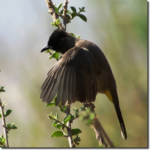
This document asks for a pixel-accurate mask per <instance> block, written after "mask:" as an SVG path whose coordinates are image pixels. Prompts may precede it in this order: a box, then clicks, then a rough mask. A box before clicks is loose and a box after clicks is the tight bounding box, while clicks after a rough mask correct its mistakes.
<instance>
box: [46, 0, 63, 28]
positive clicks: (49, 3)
mask: <svg viewBox="0 0 150 150" xmlns="http://www.w3.org/2000/svg"><path fill="white" fill-rule="evenodd" d="M45 2H46V4H47V7H48V9H49V13H50V14H51V16H52V19H53V21H56V20H57V19H58V18H59V16H58V14H57V13H56V12H55V9H54V5H53V2H52V0H45ZM59 28H60V29H62V30H64V28H63V27H62V24H61V23H60V24H59Z"/></svg>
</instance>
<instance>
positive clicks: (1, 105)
mask: <svg viewBox="0 0 150 150" xmlns="http://www.w3.org/2000/svg"><path fill="white" fill-rule="evenodd" d="M0 107H1V111H2V126H3V131H4V137H5V139H6V146H7V147H9V143H8V135H7V134H8V131H7V129H6V120H5V115H4V106H3V104H2V101H1V99H0Z"/></svg>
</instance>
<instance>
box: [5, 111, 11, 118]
mask: <svg viewBox="0 0 150 150" xmlns="http://www.w3.org/2000/svg"><path fill="white" fill-rule="evenodd" d="M11 112H12V110H10V109H8V110H7V111H6V113H5V117H7V116H8V115H10V114H11Z"/></svg>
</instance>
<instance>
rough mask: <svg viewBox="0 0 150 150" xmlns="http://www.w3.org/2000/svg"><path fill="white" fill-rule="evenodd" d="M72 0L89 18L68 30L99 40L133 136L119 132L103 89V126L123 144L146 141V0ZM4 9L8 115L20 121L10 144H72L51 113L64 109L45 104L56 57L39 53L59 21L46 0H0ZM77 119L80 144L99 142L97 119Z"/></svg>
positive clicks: (0, 66)
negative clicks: (46, 83)
mask: <svg viewBox="0 0 150 150" xmlns="http://www.w3.org/2000/svg"><path fill="white" fill-rule="evenodd" d="M62 2H63V0H55V1H54V3H56V4H59V3H62ZM70 6H75V7H77V8H78V7H82V6H84V7H85V9H86V12H85V13H84V14H85V16H86V17H87V19H88V21H87V23H85V22H83V21H82V20H81V19H79V18H78V17H76V18H75V19H74V20H73V21H72V23H71V24H68V26H67V31H68V32H73V33H74V34H76V35H81V38H82V39H86V40H90V41H92V42H93V43H95V44H96V45H98V46H99V47H100V48H101V49H102V51H103V52H104V54H105V56H106V57H107V59H108V61H109V63H110V65H111V68H112V70H113V74H114V76H115V79H116V82H117V88H118V94H119V99H120V106H121V110H122V114H123V118H124V121H125V125H126V129H127V134H128V139H127V140H123V139H122V138H121V135H120V126H119V122H118V119H117V116H116V112H115V110H114V107H113V105H112V103H110V101H109V100H108V99H107V97H106V96H104V95H101V94H98V95H97V98H96V102H95V106H96V108H95V109H96V113H97V115H98V118H99V119H100V121H101V123H102V125H103V127H104V129H105V130H106V132H107V134H108V135H109V137H110V139H111V140H112V141H113V143H114V144H115V145H116V146H117V147H147V136H148V135H147V134H148V133H147V132H148V131H147V111H148V110H147V103H148V102H147V99H148V97H147V31H148V30H147V1H146V0H88V1H87V0H82V1H71V0H69V7H70ZM0 14H1V17H0V70H2V72H1V73H0V86H5V89H6V93H2V94H1V95H0V97H1V98H2V100H3V101H5V102H7V106H6V109H8V108H9V109H12V110H13V112H12V114H11V115H10V116H9V117H8V118H7V123H11V122H14V123H15V124H16V125H17V126H18V129H17V130H13V131H11V132H10V133H9V143H10V147H64V146H66V147H68V141H67V139H65V138H57V139H56V138H51V133H52V132H53V131H55V130H57V129H55V128H53V127H52V126H51V123H52V120H48V118H47V114H49V113H50V112H53V114H55V113H56V112H60V111H59V109H58V108H57V107H52V108H51V107H50V108H49V107H48V108H46V107H45V103H42V101H41V100H40V93H41V91H40V88H41V85H42V83H43V81H44V80H45V78H46V74H47V72H48V71H49V70H50V68H51V67H52V65H53V64H54V63H55V60H49V59H48V54H46V53H40V50H41V48H42V47H43V46H45V45H46V44H47V40H48V37H49V35H50V34H51V33H52V32H53V30H54V29H55V28H54V27H52V26H51V24H50V23H51V22H52V18H51V16H50V15H49V14H48V9H47V6H46V4H45V1H44V0H41V1H37V0H32V1H31V0H26V1H20V0H13V1H8V0H5V1H0ZM75 106H76V107H78V108H80V107H81V106H82V104H81V103H78V102H77V103H75V104H73V105H72V107H75ZM63 115H64V114H63ZM63 115H62V114H60V115H59V117H60V120H61V119H63V117H64V116H63ZM0 121H1V120H0ZM73 127H76V128H80V129H82V134H81V135H80V136H81V140H82V141H81V143H80V145H79V147H98V142H97V141H96V138H95V134H94V131H93V129H92V128H91V127H89V126H87V125H85V123H84V122H82V121H80V120H79V119H78V120H75V122H74V123H73ZM0 134H2V127H1V126H0Z"/></svg>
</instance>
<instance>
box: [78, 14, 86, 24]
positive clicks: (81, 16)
mask: <svg viewBox="0 0 150 150" xmlns="http://www.w3.org/2000/svg"><path fill="white" fill-rule="evenodd" d="M78 16H79V17H80V18H81V19H82V20H83V21H85V22H87V18H86V17H85V16H84V15H82V14H78Z"/></svg>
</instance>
